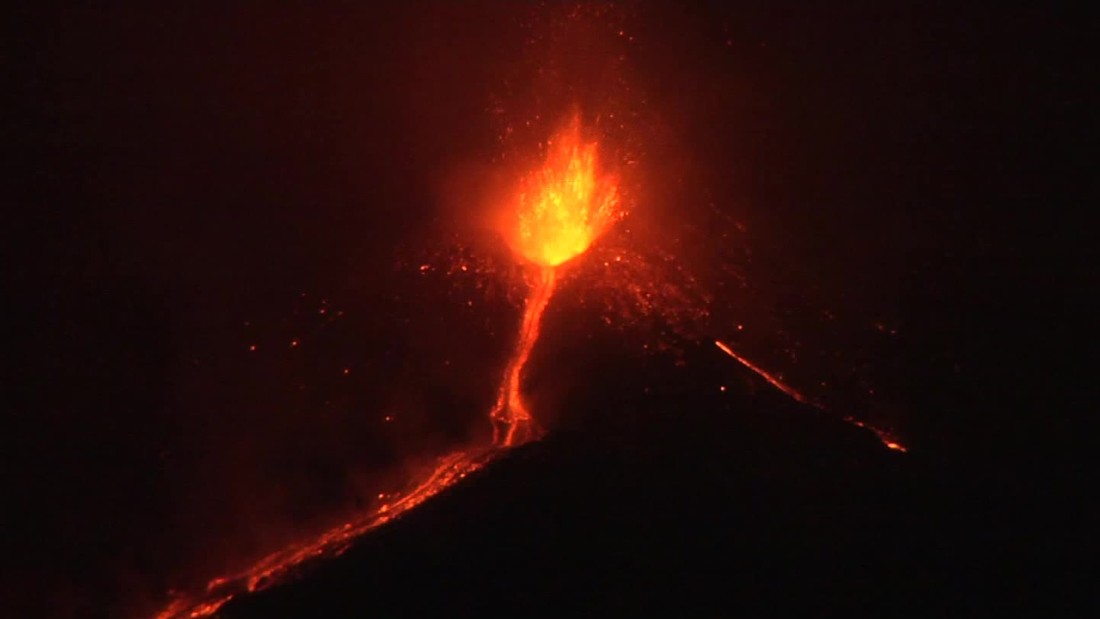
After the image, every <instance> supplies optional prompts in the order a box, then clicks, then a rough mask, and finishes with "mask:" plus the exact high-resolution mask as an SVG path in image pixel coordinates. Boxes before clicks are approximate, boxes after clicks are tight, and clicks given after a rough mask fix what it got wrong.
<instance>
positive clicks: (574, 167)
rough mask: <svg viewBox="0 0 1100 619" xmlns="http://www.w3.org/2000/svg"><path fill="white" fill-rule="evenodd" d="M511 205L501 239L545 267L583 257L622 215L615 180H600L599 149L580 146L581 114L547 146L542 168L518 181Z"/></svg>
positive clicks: (591, 144)
mask: <svg viewBox="0 0 1100 619" xmlns="http://www.w3.org/2000/svg"><path fill="white" fill-rule="evenodd" d="M514 201H515V204H514V210H513V211H512V212H511V213H510V218H511V220H510V224H511V225H510V226H509V228H511V229H509V230H506V231H505V237H506V239H507V240H508V243H509V245H511V247H512V250H513V251H515V252H516V253H517V254H519V255H520V256H522V257H523V258H524V259H526V260H529V261H530V262H533V263H535V264H537V265H539V266H543V267H555V266H557V265H559V264H562V263H563V262H566V261H568V260H570V259H572V258H575V257H576V256H578V255H580V254H581V253H583V252H584V251H585V250H586V249H588V247H589V246H590V245H591V244H592V242H593V241H595V240H596V238H597V237H599V235H600V234H601V233H602V232H603V231H604V230H606V229H607V227H608V226H610V225H611V223H612V222H614V221H615V219H616V218H618V217H620V216H621V214H622V213H621V212H620V210H619V190H618V183H617V180H616V179H615V178H614V176H611V175H601V171H600V169H599V145H598V144H597V143H596V142H585V141H584V139H583V137H582V135H581V120H580V116H579V115H574V116H573V117H572V118H571V119H570V121H569V123H568V124H567V125H566V126H565V128H564V129H563V130H562V131H560V132H558V133H557V134H556V135H555V136H554V137H553V138H552V139H550V140H548V141H547V152H546V159H545V161H544V162H543V165H542V167H540V168H539V169H537V170H534V171H533V172H531V173H530V174H528V175H526V176H525V177H524V178H523V179H522V180H521V181H520V184H519V189H518V191H517V193H516V195H515V197H514Z"/></svg>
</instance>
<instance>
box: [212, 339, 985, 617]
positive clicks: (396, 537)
mask: <svg viewBox="0 0 1100 619" xmlns="http://www.w3.org/2000/svg"><path fill="white" fill-rule="evenodd" d="M686 359H687V363H680V364H671V363H667V362H660V361H656V362H655V361H653V360H652V359H648V358H644V357H635V358H633V359H629V358H624V357H621V356H620V357H618V358H617V359H616V362H615V364H614V366H611V365H608V366H605V367H602V368H593V371H595V372H596V374H597V375H598V376H599V377H600V378H601V379H602V384H604V385H605V387H606V389H604V390H601V391H600V392H599V393H596V394H593V393H591V392H589V393H587V394H586V397H587V402H586V404H585V405H584V406H585V407H587V410H584V411H576V412H577V413H578V417H583V418H584V419H585V420H586V426H585V428H584V429H583V430H582V429H581V428H577V427H574V428H571V429H570V428H565V429H561V430H558V431H554V432H551V433H550V434H549V435H547V436H546V437H544V438H543V439H542V440H539V441H535V442H531V443H528V444H525V445H522V446H520V447H516V448H513V449H511V450H510V451H508V452H507V453H505V454H503V455H502V456H501V457H499V458H497V459H496V460H495V461H493V462H491V463H489V464H488V465H486V466H485V467H484V468H483V469H481V470H479V471H477V472H476V473H473V474H472V475H470V476H469V477H468V478H467V479H465V480H464V481H463V482H461V483H459V484H456V485H454V486H452V487H450V488H448V489H446V490H444V491H443V492H442V493H441V494H439V495H438V496H436V497H434V498H432V499H431V500H429V501H427V502H425V503H424V504H422V505H420V506H419V507H418V508H417V509H415V510H412V511H409V512H408V513H406V514H404V515H403V516H402V517H401V518H399V519H397V520H395V521H394V522H391V523H389V524H387V525H386V526H383V527H380V528H378V529H376V530H373V531H371V532H369V533H367V534H365V535H363V536H362V537H360V538H358V539H356V540H355V541H354V542H353V543H352V544H351V545H350V546H349V548H348V549H347V550H346V551H345V552H343V553H342V554H340V555H339V556H337V557H333V558H327V559H322V560H317V561H313V562H306V563H303V564H302V565H300V566H298V568H297V569H296V573H295V574H293V575H291V576H290V577H289V578H288V579H286V581H285V582H281V583H278V584H276V585H275V586H271V587H268V588H266V589H262V590H260V591H258V592H255V593H252V594H248V595H243V596H240V597H237V598H234V599H232V600H230V601H229V602H228V603H227V604H225V605H224V606H223V607H221V608H220V609H219V611H218V613H217V616H219V617H225V618H227V619H244V618H257V619H259V618H267V619H271V618H279V619H281V618H292V617H313V616H325V617H354V616H366V615H372V616H385V617H421V616H489V617H496V616H501V617H503V616H563V615H568V616H572V615H578V614H580V615H587V614H593V613H611V614H621V613H652V612H661V613H671V614H674V615H681V616H710V615H719V616H724V615H738V614H742V613H751V614H752V613H757V612H762V611H764V612H782V611H795V610H798V611H803V612H823V611H826V610H827V611H829V612H840V611H845V610H846V611H851V612H857V613H867V612H876V613H878V612H884V613H892V612H895V611H898V610H899V609H900V610H904V611H905V613H904V614H909V613H917V614H925V613H935V612H936V610H937V609H939V608H942V607H943V606H944V605H949V606H951V607H953V608H970V609H973V610H975V611H977V610H979V609H984V608H989V607H991V605H994V604H996V603H997V601H998V600H999V599H1000V597H1001V595H1002V591H1001V586H1003V583H1004V582H1005V580H1004V578H1005V577H1006V574H1005V573H1004V572H1003V571H1002V570H998V569H996V568H994V569H989V568H990V567H991V566H989V565H988V561H987V557H988V556H989V553H990V552H991V551H992V550H993V546H994V545H995V544H998V543H1003V542H1005V541H1006V540H995V539H991V538H990V536H989V535H982V534H981V533H982V527H983V526H984V525H983V523H982V522H980V521H979V520H977V519H975V517H974V514H975V505H973V504H971V503H972V502H973V501H972V500H970V499H968V497H967V495H966V493H965V491H963V490H962V489H961V488H960V487H958V486H957V485H953V484H952V483H950V481H949V480H948V479H946V478H945V477H944V475H943V474H942V473H937V471H936V469H935V467H934V466H932V465H931V463H929V462H926V461H923V460H921V459H920V457H919V456H913V455H911V454H901V453H899V452H897V451H894V450H891V449H889V448H887V447H886V446H884V445H883V443H882V442H881V441H880V440H879V439H878V437H876V436H875V435H874V434H873V433H872V432H870V431H868V430H866V429H864V428H859V427H857V426H853V425H851V424H847V423H844V422H843V421H841V420H840V419H838V418H837V417H836V416H835V415H832V414H826V413H824V412H822V411H821V410H820V409H818V408H816V407H813V406H810V405H807V404H803V403H800V402H797V401H795V400H793V399H791V398H790V397H789V396H788V395H786V394H784V393H782V392H781V391H779V390H777V389H774V388H773V387H772V386H770V385H769V384H768V383H767V382H766V381H763V380H760V379H759V377H757V376H755V375H754V374H752V373H749V372H747V371H745V370H744V369H743V368H740V367H739V366H735V365H731V364H730V363H729V360H728V358H726V357H725V356H724V355H723V354H722V353H721V351H719V350H717V349H715V348H713V347H697V348H693V349H692V350H689V351H687V353H686ZM646 381H657V382H658V383H659V386H657V387H655V388H654V389H651V390H649V391H648V393H646V392H643V391H642V390H638V389H630V388H629V386H630V385H637V384H640V383H645V382H646ZM730 384H738V385H740V386H739V387H738V388H736V389H730V388H727V387H726V385H730ZM593 420H596V421H595V422H593ZM593 423H595V424H596V426H597V430H598V431H593V426H592V424H593ZM977 566H982V569H975V568H976V567H977Z"/></svg>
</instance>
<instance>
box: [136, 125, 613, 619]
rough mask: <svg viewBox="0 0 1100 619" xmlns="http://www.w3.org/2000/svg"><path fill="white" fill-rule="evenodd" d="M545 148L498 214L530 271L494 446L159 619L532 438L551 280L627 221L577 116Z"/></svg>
mask: <svg viewBox="0 0 1100 619" xmlns="http://www.w3.org/2000/svg"><path fill="white" fill-rule="evenodd" d="M546 146H547V149H546V150H547V152H546V154H545V159H544V161H543V163H542V165H541V167H538V168H537V169H535V170H533V171H531V172H529V173H528V174H526V175H523V176H522V178H520V179H519V181H518V183H517V184H516V186H515V190H514V192H513V193H512V194H511V195H510V197H509V198H508V199H507V200H506V201H505V203H504V204H502V205H501V208H502V209H503V210H504V217H503V218H502V220H503V221H504V222H506V223H505V225H504V227H503V228H502V229H501V230H500V232H501V233H502V234H503V235H504V238H505V240H506V241H507V242H508V244H509V246H510V247H511V248H512V251H513V252H514V253H515V254H516V256H517V257H519V258H520V259H521V260H523V261H524V262H525V263H526V266H527V267H528V268H529V275H530V280H531V284H530V289H529V291H528V294H527V299H526V302H525V304H524V309H523V318H522V321H521V326H520V330H519V338H518V340H517V341H516V345H515V349H514V351H513V353H512V355H511V356H510V358H509V360H508V363H507V366H506V369H505V372H504V377H503V379H502V381H501V384H500V387H499V390H498V395H497V400H496V403H495V405H494V406H493V408H492V410H491V411H490V414H489V417H490V419H491V421H492V423H493V429H494V432H493V444H492V446H491V447H489V448H485V447H480V446H475V447H471V448H469V449H461V450H458V451H455V452H454V453H451V454H449V455H447V456H445V457H443V458H440V459H439V460H438V462H437V464H436V466H435V467H433V468H431V469H429V470H428V471H427V472H426V474H424V475H423V476H422V477H421V478H420V479H419V481H417V482H416V483H414V484H413V485H412V486H411V487H410V488H409V489H408V490H406V491H405V492H403V493H400V494H397V495H395V496H392V500H390V501H388V502H386V503H384V504H382V505H380V506H379V507H378V508H376V509H375V510H373V511H371V512H368V513H365V514H362V515H361V516H360V517H358V518H355V519H353V520H351V521H349V522H346V523H345V524H343V525H342V526H339V527H337V528H335V529H332V530H330V531H327V532H324V533H322V534H321V535H319V536H317V537H316V538H314V539H312V540H307V541H305V542H303V543H300V544H296V545H292V546H290V547H288V548H286V549H283V550H281V551H278V552H275V553H273V554H271V555H269V556H267V557H265V558H264V559H262V560H261V561H259V562H258V563H256V564H254V565H253V566H251V567H250V568H248V569H246V570H243V571H241V572H239V573H237V574H234V575H230V576H227V577H219V578H215V579H213V580H211V581H210V582H209V583H208V585H207V590H206V592H205V593H204V594H202V595H200V596H196V597H195V598H187V597H178V598H177V599H176V600H174V601H173V602H172V603H171V604H170V605H169V606H168V607H167V608H165V609H163V610H162V611H161V612H160V613H159V614H157V615H156V619H179V618H183V617H187V618H189V619H194V618H197V617H206V616H210V615H212V614H214V613H216V612H217V611H218V610H219V609H220V608H221V607H222V606H223V605H224V604H225V603H226V602H228V601H229V600H231V599H233V598H234V597H236V596H237V595H238V594H239V593H243V592H252V591H257V590H261V589H264V588H266V587H268V586H270V585H271V584H272V583H274V582H278V581H280V580H281V579H283V578H285V577H286V576H287V575H289V574H292V573H293V572H294V571H295V570H296V569H297V568H299V566H301V565H302V564H303V563H305V562H307V561H310V560H313V559H316V558H319V557H325V556H333V555H339V554H340V553H342V552H343V551H344V550H345V549H346V548H347V547H348V546H349V545H350V544H351V543H352V542H353V541H354V540H355V539H356V538H357V537H359V536H361V535H363V534H365V533H367V532H368V531H370V530H372V529H374V528H376V527H378V526H381V525H383V524H385V523H387V522H390V521H392V520H393V519H394V518H397V517H399V516H400V515H401V514H403V513H404V512H406V511H408V510H410V509H412V508H414V507H416V506H417V505H420V504H421V503H423V502H424V501H426V500H427V499H429V498H431V497H432V496H434V495H436V494H437V493H439V492H440V491H442V490H444V489H445V488H447V487H449V486H451V485H453V484H454V483H456V482H457V481H459V480H461V479H463V478H464V477H466V476H467V475H468V474H470V473H473V472H474V471H477V470H478V469H480V468H481V467H482V466H483V465H484V464H485V463H486V462H488V461H489V460H491V459H492V458H493V456H494V455H495V453H497V450H496V449H494V448H508V447H512V446H515V445H518V444H521V443H523V442H525V441H527V440H529V439H531V438H534V437H535V435H536V434H537V433H536V432H535V428H534V420H533V418H532V416H531V413H530V410H529V409H528V406H527V404H526V403H524V401H523V397H522V395H521V378H522V374H523V369H524V367H525V366H526V364H527V359H528V357H530V354H531V349H532V348H533V347H534V345H535V342H536V341H537V340H538V337H539V326H540V323H541V320H542V315H543V312H544V311H545V310H546V306H547V305H548V304H549V302H550V298H551V297H552V296H553V294H554V287H555V282H556V278H557V270H558V268H559V267H561V266H562V265H563V264H565V263H566V262H568V261H570V260H573V259H574V258H576V257H577V256H579V255H580V254H582V253H584V252H585V250H587V249H588V248H589V247H590V246H591V245H592V243H593V242H595V240H596V239H597V238H598V237H599V236H600V234H601V233H603V232H604V231H606V230H607V228H608V227H609V226H610V225H611V224H612V223H613V222H614V221H616V220H617V219H618V218H620V217H621V216H622V214H623V213H622V211H621V210H620V208H619V192H618V185H617V182H616V179H615V177H614V176H612V175H609V174H606V173H603V172H602V170H601V168H600V165H599V159H598V151H599V146H598V143H597V142H595V141H586V140H585V139H584V137H583V132H582V126H581V120H580V115H579V114H574V115H573V116H572V117H571V119H570V120H569V122H568V123H566V125H565V127H564V128H563V129H562V130H561V131H560V132H558V133H557V134H556V135H554V136H553V137H552V138H551V139H549V140H548V141H547V142H546Z"/></svg>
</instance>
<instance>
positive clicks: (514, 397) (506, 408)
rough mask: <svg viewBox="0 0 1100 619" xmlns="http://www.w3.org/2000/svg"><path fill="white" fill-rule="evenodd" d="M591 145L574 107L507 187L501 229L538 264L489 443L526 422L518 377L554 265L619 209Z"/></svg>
mask: <svg viewBox="0 0 1100 619" xmlns="http://www.w3.org/2000/svg"><path fill="white" fill-rule="evenodd" d="M598 150H599V145H598V144H597V143H596V142H585V141H584V140H583V138H582V135H581V120H580V116H579V115H574V116H573V118H572V119H571V120H570V122H569V123H568V124H567V125H566V126H565V128H564V129H563V130H562V131H560V132H559V133H558V134H557V135H555V136H554V137H553V138H552V139H551V140H549V141H548V142H547V153H546V159H545V161H544V162H543V165H542V167H540V168H538V169H536V170H534V171H533V172H531V173H530V174H528V175H526V176H525V177H523V179H521V181H520V183H519V187H518V190H517V192H516V194H515V198H514V203H513V204H512V206H513V209H512V210H511V213H510V215H511V216H510V218H509V221H510V223H511V225H510V226H508V227H507V228H506V229H505V230H504V235H505V238H506V239H507V240H508V243H509V245H510V246H511V248H512V251H514V252H515V253H516V254H518V255H519V256H520V257H522V258H523V259H524V260H526V261H528V262H531V263H533V264H534V265H536V266H538V267H539V274H538V277H537V279H536V280H535V281H534V283H532V285H531V289H530V291H529V292H528V293H527V302H526V304H525V306H524V311H523V323H522V325H521V326H520V332H519V340H518V341H517V342H516V349H515V352H514V353H513V354H512V357H511V359H509V361H508V366H507V368H506V369H505V371H504V379H503V380H502V381H501V384H500V390H499V392H498V393H497V401H496V404H495V405H494V406H493V410H492V411H491V412H490V413H489V417H490V418H491V419H492V420H493V422H494V429H495V436H494V439H493V442H494V443H496V444H499V445H504V446H506V447H510V446H512V445H514V444H516V441H517V432H518V431H520V430H521V429H526V431H527V432H530V430H531V424H532V419H531V414H530V412H529V411H528V410H527V406H526V405H525V404H524V402H523V398H522V397H521V394H520V377H521V375H522V374H523V368H524V366H525V365H526V364H527V359H528V357H530V356H531V349H532V348H533V347H534V345H535V342H536V341H537V340H538V337H539V325H540V323H541V322H542V314H543V312H544V311H545V310H546V306H547V305H548V304H549V303H550V297H551V296H553V294H554V286H555V282H556V281H557V273H556V267H557V266H558V265H560V264H562V263H564V262H566V261H568V260H571V259H573V258H575V257H577V256H578V255H580V254H582V253H584V251H585V250H586V249H588V247H589V246H590V245H591V244H592V242H593V241H595V240H596V238H597V237H599V235H600V234H601V233H602V232H603V231H604V230H606V229H607V228H608V227H609V226H610V225H611V224H612V223H613V222H614V221H615V220H616V219H617V218H618V217H620V216H621V215H622V212H621V210H620V209H619V192H618V184H617V181H616V180H615V178H614V177H613V176H610V175H606V176H601V175H600V170H599V165H598V164H599V159H598ZM502 430H503V433H502Z"/></svg>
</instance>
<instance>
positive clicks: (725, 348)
mask: <svg viewBox="0 0 1100 619" xmlns="http://www.w3.org/2000/svg"><path fill="white" fill-rule="evenodd" d="M714 345H715V346H717V347H718V348H719V349H720V350H721V351H722V352H724V353H726V354H727V355H729V356H730V357H733V359H734V360H735V361H737V362H738V363H740V364H741V365H743V366H745V367H746V368H748V369H750V370H752V371H753V372H755V373H756V374H757V375H758V376H760V378H763V379H764V380H766V381H768V383H769V384H770V385H771V386H773V387H775V388H776V389H778V390H780V391H782V392H783V393H785V394H787V395H788V396H790V397H791V399H793V400H794V401H795V402H798V403H799V404H806V405H809V406H813V407H816V408H824V407H823V406H821V405H820V404H818V403H817V402H814V401H813V400H810V399H807V398H806V396H804V395H802V394H801V393H799V392H798V391H796V390H795V389H794V388H793V387H791V386H790V385H788V384H786V383H784V382H783V381H781V380H779V379H778V378H776V377H775V376H773V375H772V374H770V373H768V372H766V371H765V370H763V369H761V368H760V367H759V366H757V365H756V364H755V363H753V362H751V361H749V360H748V359H746V358H745V357H743V356H741V355H739V354H737V353H736V352H734V351H733V349H732V348H730V347H729V345H728V344H726V343H724V342H722V341H721V340H715V341H714ZM844 421H847V422H848V423H850V424H852V425H853V426H856V427H857V428H863V429H864V430H868V431H869V432H871V433H872V434H874V435H875V436H876V437H877V438H878V440H879V441H880V442H881V443H882V444H883V445H885V446H886V447H887V448H888V449H892V450H894V451H900V452H902V453H905V452H907V451H909V448H908V447H906V446H905V445H902V444H901V443H899V442H898V441H897V440H896V439H895V438H894V436H893V435H892V434H891V433H890V432H888V431H886V430H883V429H881V428H876V427H875V426H872V425H871V424H869V423H867V422H865V421H860V420H858V419H856V418H855V417H852V416H847V417H845V418H844Z"/></svg>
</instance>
